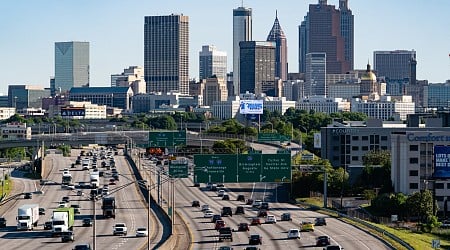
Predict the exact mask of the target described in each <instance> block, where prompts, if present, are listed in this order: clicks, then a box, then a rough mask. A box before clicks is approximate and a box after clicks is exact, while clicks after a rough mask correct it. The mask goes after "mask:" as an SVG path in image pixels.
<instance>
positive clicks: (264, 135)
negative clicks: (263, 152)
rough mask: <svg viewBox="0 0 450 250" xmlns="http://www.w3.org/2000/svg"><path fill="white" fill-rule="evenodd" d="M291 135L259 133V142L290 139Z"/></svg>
mask: <svg viewBox="0 0 450 250" xmlns="http://www.w3.org/2000/svg"><path fill="white" fill-rule="evenodd" d="M290 140H291V138H290V136H287V135H282V134H278V133H259V134H258V141H259V142H271V141H280V142H283V141H290Z"/></svg>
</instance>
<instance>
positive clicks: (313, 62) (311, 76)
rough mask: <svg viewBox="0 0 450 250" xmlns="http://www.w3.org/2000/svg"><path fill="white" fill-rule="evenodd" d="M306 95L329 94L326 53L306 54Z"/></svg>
mask: <svg viewBox="0 0 450 250" xmlns="http://www.w3.org/2000/svg"><path fill="white" fill-rule="evenodd" d="M305 83H306V85H305V88H306V89H305V90H306V91H305V95H306V96H307V97H310V96H323V97H326V96H327V55H326V54H325V53H308V54H306V72H305Z"/></svg>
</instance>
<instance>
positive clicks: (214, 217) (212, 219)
mask: <svg viewBox="0 0 450 250" xmlns="http://www.w3.org/2000/svg"><path fill="white" fill-rule="evenodd" d="M221 219H222V216H220V214H215V215H213V217H212V218H211V222H212V223H216V221H218V220H221Z"/></svg>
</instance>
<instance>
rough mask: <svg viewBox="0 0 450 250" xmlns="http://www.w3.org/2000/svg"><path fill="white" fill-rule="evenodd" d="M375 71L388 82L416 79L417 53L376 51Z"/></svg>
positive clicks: (374, 55)
mask: <svg viewBox="0 0 450 250" xmlns="http://www.w3.org/2000/svg"><path fill="white" fill-rule="evenodd" d="M373 62H374V69H375V71H376V72H377V75H378V76H379V77H384V78H385V79H386V81H387V82H389V81H399V80H404V79H410V80H411V79H412V78H414V79H413V81H414V82H415V80H416V79H415V78H416V69H415V68H416V64H417V62H416V51H414V50H411V51H409V50H394V51H374V52H373Z"/></svg>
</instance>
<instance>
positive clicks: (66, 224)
mask: <svg viewBox="0 0 450 250" xmlns="http://www.w3.org/2000/svg"><path fill="white" fill-rule="evenodd" d="M74 221H75V212H74V209H73V207H63V208H57V209H55V210H54V211H53V217H52V223H53V229H52V236H57V235H61V233H62V232H68V231H72V230H73V224H74Z"/></svg>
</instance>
